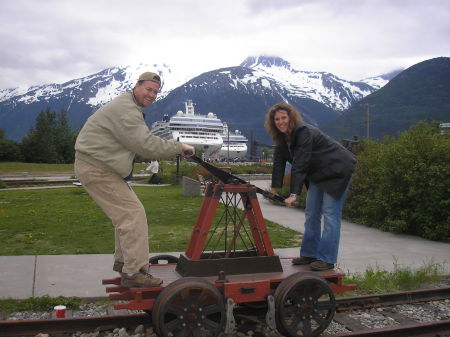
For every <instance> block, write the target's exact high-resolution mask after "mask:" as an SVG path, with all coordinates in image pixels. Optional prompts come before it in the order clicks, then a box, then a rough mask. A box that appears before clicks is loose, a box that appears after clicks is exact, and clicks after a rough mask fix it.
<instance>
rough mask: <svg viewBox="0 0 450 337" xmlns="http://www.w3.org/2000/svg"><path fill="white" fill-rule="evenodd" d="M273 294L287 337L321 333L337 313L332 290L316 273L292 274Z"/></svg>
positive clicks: (280, 327) (277, 316) (277, 317)
mask: <svg viewBox="0 0 450 337" xmlns="http://www.w3.org/2000/svg"><path fill="white" fill-rule="evenodd" d="M274 297H275V321H276V324H277V329H278V330H279V331H280V333H282V334H283V335H286V336H291V337H294V336H302V337H315V336H319V335H320V334H321V333H322V332H323V331H324V330H325V329H326V328H327V327H328V325H330V323H331V320H332V319H333V316H334V313H335V312H336V300H335V298H334V294H333V291H332V290H331V288H330V286H329V285H328V283H327V282H326V281H325V280H324V279H322V278H320V277H318V276H317V275H314V274H313V273H305V272H298V273H295V274H292V275H290V276H289V277H287V278H286V279H285V280H284V281H283V282H281V283H280V285H279V286H278V287H277V289H276V291H275V294H274Z"/></svg>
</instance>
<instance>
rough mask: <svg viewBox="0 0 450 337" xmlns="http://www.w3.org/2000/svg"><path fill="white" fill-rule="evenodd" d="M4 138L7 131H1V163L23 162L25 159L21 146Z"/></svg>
mask: <svg viewBox="0 0 450 337" xmlns="http://www.w3.org/2000/svg"><path fill="white" fill-rule="evenodd" d="M4 136H5V131H4V130H3V129H0V161H21V160H22V159H23V157H22V152H21V151H20V146H19V144H17V143H16V142H15V141H13V140H9V139H5V138H4Z"/></svg>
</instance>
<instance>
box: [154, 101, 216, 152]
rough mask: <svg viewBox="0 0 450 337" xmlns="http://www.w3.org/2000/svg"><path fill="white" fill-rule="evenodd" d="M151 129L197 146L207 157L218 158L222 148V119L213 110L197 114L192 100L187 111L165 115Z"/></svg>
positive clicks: (167, 137)
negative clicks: (170, 115) (204, 113)
mask: <svg viewBox="0 0 450 337" xmlns="http://www.w3.org/2000/svg"><path fill="white" fill-rule="evenodd" d="M150 131H151V132H152V133H153V134H154V135H156V136H159V137H161V138H164V139H174V140H178V141H180V142H182V143H186V144H189V145H192V146H194V147H195V151H196V152H197V153H199V152H202V153H203V154H204V155H205V157H206V158H218V157H219V152H220V150H221V148H222V144H223V140H222V132H223V123H222V121H221V120H220V119H219V118H218V117H217V116H216V115H215V114H213V113H212V112H209V113H208V114H207V115H201V114H196V113H195V110H194V104H193V103H192V100H188V101H187V102H185V111H184V112H183V111H181V110H180V111H178V112H177V113H176V114H175V115H174V116H172V117H170V118H169V116H168V115H164V117H163V120H162V121H157V122H154V123H153V124H152V126H151V129H150Z"/></svg>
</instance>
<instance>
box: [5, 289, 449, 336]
mask: <svg viewBox="0 0 450 337" xmlns="http://www.w3.org/2000/svg"><path fill="white" fill-rule="evenodd" d="M446 299H450V287H446V288H437V289H430V290H415V291H407V292H397V293H391V294H377V295H367V296H359V297H345V298H338V299H337V300H336V305H337V310H336V314H335V316H334V319H333V320H334V321H335V322H338V323H339V324H341V325H344V326H345V327H346V328H347V329H348V330H350V332H345V333H338V334H332V335H331V334H330V335H327V334H323V335H322V336H323V337H325V336H334V337H345V336H353V337H356V336H360V337H366V336H370V337H375V336H377V337H378V336H383V337H391V336H392V337H413V336H415V337H425V336H427V337H429V336H435V337H438V336H439V337H445V336H448V337H450V319H447V320H443V321H442V320H441V321H436V322H422V323H420V322H416V321H414V320H412V319H409V318H407V317H404V316H403V315H401V314H398V313H395V312H394V311H392V312H389V310H383V314H384V315H387V316H390V317H391V318H392V319H394V320H396V321H397V322H398V323H399V324H398V325H397V326H395V327H390V328H378V329H369V328H367V327H364V326H362V325H361V324H360V323H358V322H357V321H356V320H355V319H353V318H351V316H350V315H349V313H351V312H354V311H355V310H366V309H373V308H386V307H390V306H395V305H400V304H411V303H423V302H430V301H442V300H446ZM425 305H429V304H425ZM264 313H265V309H263V308H259V309H258V308H257V307H255V306H252V308H251V309H250V308H249V307H247V306H241V307H238V308H236V309H235V311H234V316H235V317H236V321H237V322H238V323H240V324H247V325H251V324H254V325H256V324H257V323H256V322H257V321H258V320H259V322H260V324H264V323H261V322H263V321H264ZM141 324H142V325H144V326H150V325H151V318H150V316H149V315H148V314H146V313H139V314H130V315H113V316H98V317H88V318H65V319H50V320H20V321H0V337H6V336H8V337H16V336H36V335H37V334H38V333H39V332H41V333H47V334H49V335H50V336H56V335H58V336H64V335H70V334H72V333H74V332H77V331H91V332H93V331H109V330H114V329H115V328H122V327H125V328H133V329H134V328H135V327H136V326H138V325H141ZM247 328H248V326H247ZM238 330H239V328H238ZM253 336H254V337H257V336H263V335H258V334H257V333H255V334H253Z"/></svg>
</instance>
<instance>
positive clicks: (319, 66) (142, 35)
mask: <svg viewBox="0 0 450 337" xmlns="http://www.w3.org/2000/svg"><path fill="white" fill-rule="evenodd" d="M0 42H1V49H0V71H1V76H0V89H5V88H12V87H17V86H29V85H37V84H47V83H63V82H65V81H68V80H71V79H74V78H79V77H84V76H87V75H90V74H93V73H96V72H98V71H101V70H103V69H105V68H107V67H111V66H123V65H128V64H133V63H138V62H142V63H148V64H153V63H166V64H167V65H169V66H170V67H171V69H172V70H173V71H175V72H179V73H180V74H181V73H183V74H192V75H198V74H200V73H202V72H204V71H208V70H214V69H217V68H221V67H228V66H236V65H239V64H240V63H241V62H242V61H243V60H244V59H245V58H246V57H247V56H256V55H270V56H280V57H282V58H284V59H285V60H286V61H289V62H290V63H291V64H292V65H293V67H294V68H295V69H297V70H305V71H326V72H331V73H333V74H335V75H337V76H339V77H341V78H343V79H346V80H359V79H363V78H366V77H371V76H376V75H380V74H383V73H387V72H389V71H392V70H395V69H398V68H407V67H409V66H411V65H413V64H416V63H418V62H421V61H424V60H427V59H430V58H434V57H438V56H447V57H449V56H450V1H449V0H229V1H224V0H158V1H155V0H128V1H124V0H72V1H67V0H39V1H33V0H0Z"/></svg>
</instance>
